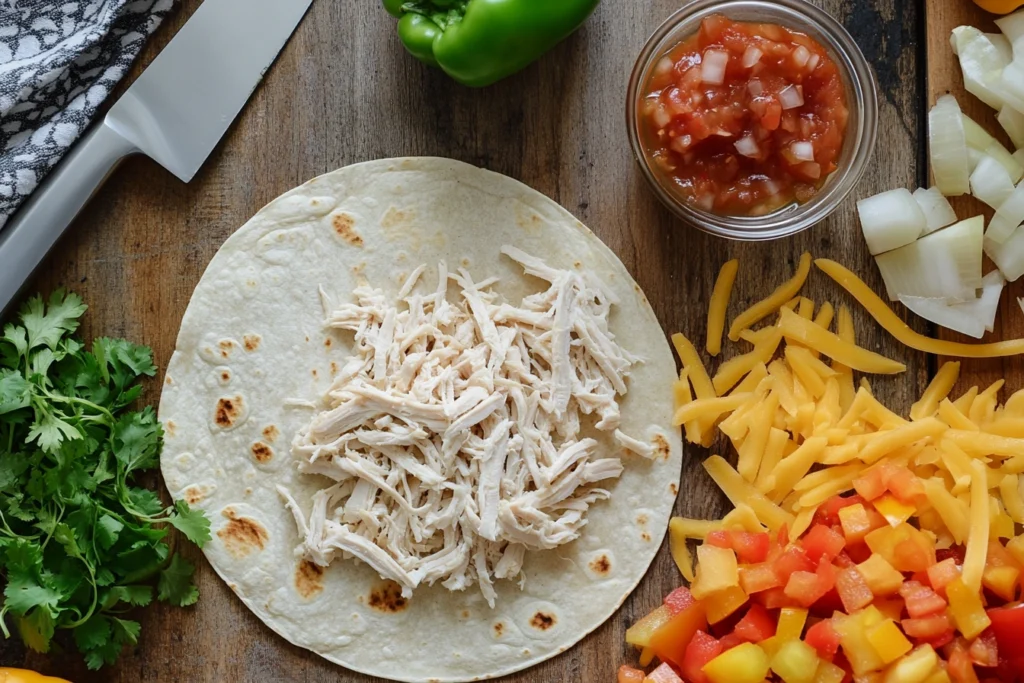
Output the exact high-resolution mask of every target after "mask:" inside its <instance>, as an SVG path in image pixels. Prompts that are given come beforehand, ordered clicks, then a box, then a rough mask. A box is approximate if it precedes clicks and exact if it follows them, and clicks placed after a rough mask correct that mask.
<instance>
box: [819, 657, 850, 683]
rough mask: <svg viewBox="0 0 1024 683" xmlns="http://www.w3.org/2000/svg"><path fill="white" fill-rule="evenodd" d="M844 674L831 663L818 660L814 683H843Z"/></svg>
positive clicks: (840, 668) (838, 667)
mask: <svg viewBox="0 0 1024 683" xmlns="http://www.w3.org/2000/svg"><path fill="white" fill-rule="evenodd" d="M844 678H846V672H845V671H844V670H843V668H842V667H840V666H836V665H835V664H833V663H832V662H830V661H828V660H825V659H819V660H818V670H817V671H815V672H814V683H843V679H844Z"/></svg>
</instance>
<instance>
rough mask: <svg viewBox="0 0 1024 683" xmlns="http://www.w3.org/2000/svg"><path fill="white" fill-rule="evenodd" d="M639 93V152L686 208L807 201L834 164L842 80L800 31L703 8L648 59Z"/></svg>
mask: <svg viewBox="0 0 1024 683" xmlns="http://www.w3.org/2000/svg"><path fill="white" fill-rule="evenodd" d="M644 94H645V99H644V101H643V103H642V105H641V111H640V122H641V123H640V125H641V137H642V141H643V146H644V149H645V151H646V154H647V156H648V159H649V160H650V161H651V163H652V166H653V168H654V170H655V172H656V173H659V174H660V175H662V176H663V178H664V179H666V180H667V181H668V184H669V185H671V186H673V187H674V191H675V193H676V194H677V195H678V196H680V197H682V199H683V200H684V201H685V202H686V203H688V204H690V205H691V206H693V207H695V208H698V209H703V210H705V211H710V212H714V213H718V214H727V215H740V216H756V215H764V214H766V213H770V212H772V211H774V210H776V209H779V208H781V207H783V206H786V205H789V204H792V203H793V202H797V203H804V202H806V201H808V200H809V199H811V198H812V197H813V196H814V195H815V194H816V193H817V192H818V190H819V189H820V188H821V187H822V185H824V183H825V180H826V179H827V178H828V175H829V174H830V173H832V172H833V171H835V170H836V164H837V163H838V159H839V155H840V153H841V151H842V147H843V136H844V134H845V132H846V122H847V118H848V115H849V111H848V110H847V106H846V97H845V92H844V88H843V82H842V79H841V77H840V72H839V69H838V67H837V66H836V64H835V62H834V61H833V60H832V59H831V58H830V57H829V55H828V53H827V52H826V50H825V48H824V47H822V45H821V44H820V43H818V42H817V41H815V40H814V39H812V38H810V37H809V36H807V35H804V34H802V33H798V32H796V31H792V30H790V29H787V28H784V27H782V26H777V25H774V24H752V23H740V22H734V21H731V20H730V19H727V18H726V17H723V16H721V15H713V16H710V17H708V18H707V19H705V20H704V21H703V23H702V24H701V29H700V31H699V32H698V33H697V35H695V36H693V37H692V38H690V39H688V40H686V41H684V42H682V43H680V44H679V45H677V46H676V47H674V48H673V49H672V51H671V52H669V53H668V54H667V55H665V56H664V57H662V58H661V60H659V61H658V62H657V64H656V65H655V67H654V70H653V72H652V75H651V77H650V79H649V81H648V82H647V84H646V86H645V88H644Z"/></svg>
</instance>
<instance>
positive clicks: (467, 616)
mask: <svg viewBox="0 0 1024 683" xmlns="http://www.w3.org/2000/svg"><path fill="white" fill-rule="evenodd" d="M462 618H463V619H469V610H468V609H464V610H462Z"/></svg>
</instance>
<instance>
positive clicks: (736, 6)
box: [626, 0, 878, 241]
mask: <svg viewBox="0 0 1024 683" xmlns="http://www.w3.org/2000/svg"><path fill="white" fill-rule="evenodd" d="M711 14H722V15H724V16H726V17H728V18H729V19H731V20H733V21H749V22H759V23H772V24H780V25H782V26H785V27H786V28H790V29H792V30H794V31H799V32H802V33H806V34H807V35H809V36H810V37H812V38H814V39H815V40H817V41H818V42H819V43H821V45H822V46H823V47H824V48H825V49H826V50H827V51H828V53H829V56H830V57H832V59H833V61H835V63H836V65H837V66H838V68H839V71H840V73H841V74H842V80H843V84H844V87H845V90H846V104H847V108H848V109H849V112H850V117H849V121H848V123H847V126H846V136H845V139H844V141H843V148H842V151H841V153H840V156H839V161H838V163H837V166H838V168H837V170H836V171H834V172H833V173H832V174H831V175H830V176H829V177H828V179H827V180H826V181H825V184H824V185H823V186H822V187H821V189H820V190H818V193H817V194H816V195H815V196H814V197H813V198H812V199H811V200H810V201H808V202H806V203H804V204H796V203H793V204H790V205H788V206H785V207H782V208H780V209H778V210H776V211H774V212H772V213H769V214H766V215H762V216H730V215H719V214H714V213H710V212H707V211H702V210H700V209H698V208H696V207H693V206H691V205H689V204H687V203H686V202H685V201H684V200H683V198H682V197H680V196H679V195H678V194H677V193H676V191H675V190H674V188H673V186H672V183H671V180H670V179H668V178H666V177H665V176H664V175H663V174H662V172H661V171H660V170H659V169H657V168H655V167H654V166H653V165H652V164H651V163H650V161H649V160H648V158H647V154H646V153H645V152H644V148H643V144H642V141H641V131H640V120H639V116H638V112H639V110H640V105H641V104H642V102H643V99H644V92H643V89H644V85H645V84H646V83H647V82H648V80H649V78H650V75H651V71H652V70H653V69H654V67H655V65H656V64H657V62H658V60H660V59H661V57H662V56H664V55H665V54H667V53H668V52H669V51H670V50H671V49H672V48H673V47H675V46H676V45H677V44H679V43H680V42H682V41H684V40H686V39H687V38H689V37H690V36H692V35H694V34H696V33H697V31H698V30H699V29H700V24H701V21H702V20H703V19H704V18H705V17H707V16H708V15H711ZM626 119H627V124H628V127H629V140H630V145H631V146H632V148H633V154H634V156H636V160H637V162H638V163H639V165H640V170H641V171H642V172H643V174H644V177H645V178H646V179H647V181H648V183H649V184H650V186H651V188H652V189H653V190H654V193H655V194H656V195H657V196H658V198H659V199H660V200H661V201H662V202H663V203H664V204H665V205H666V206H667V207H668V208H669V209H671V210H672V212H673V213H675V214H676V215H677V216H679V217H680V218H682V219H683V220H684V221H686V222H687V223H689V224H691V225H693V226H695V227H697V228H699V229H701V230H704V231H706V232H709V233H712V234H714V235H720V236H722V237H728V238H731V239H737V240H751V241H754V240H770V239H777V238H779V237H785V236H787V235H792V234H794V233H797V232H800V231H801V230H806V229H807V228H809V227H811V226H812V225H814V224H815V223H818V222H820V221H822V220H823V219H824V218H825V217H826V216H828V215H829V214H831V213H832V212H833V211H835V210H836V208H837V207H838V206H839V204H840V203H841V202H842V201H843V199H845V198H846V196H847V195H848V194H849V193H850V191H851V190H852V189H853V188H854V186H855V185H856V184H857V182H858V181H859V180H860V179H861V177H862V176H863V175H864V171H865V169H866V168H867V165H868V162H869V161H870V160H871V154H872V152H873V151H874V147H875V138H876V136H877V133H878V85H877V83H876V81H875V75H874V73H873V72H872V70H871V67H870V66H869V65H868V62H867V60H866V59H865V58H864V54H863V53H862V52H861V51H860V48H858V47H857V44H856V43H855V42H854V41H853V38H852V37H851V36H850V34H849V33H847V32H846V29H844V28H843V27H842V25H841V24H840V23H839V22H838V21H836V20H835V19H833V18H832V17H831V16H830V15H829V14H827V13H826V12H824V11H822V10H820V9H818V8H817V7H815V6H814V5H811V4H810V3H808V2H805V1H804V0H773V1H772V2H766V1H765V0H725V1H723V0H695V1H694V2H689V3H687V4H686V5H685V6H684V7H682V8H681V9H679V10H678V11H676V12H675V13H674V14H673V15H672V16H670V17H669V18H668V19H666V20H665V22H664V23H663V24H662V25H661V26H660V27H659V28H658V30H657V31H655V32H654V35H652V36H651V37H650V38H649V39H648V40H647V43H646V44H645V45H644V48H643V50H641V51H640V56H639V58H637V61H636V66H634V67H633V74H632V76H631V77H630V79H629V95H628V98H627V101H626Z"/></svg>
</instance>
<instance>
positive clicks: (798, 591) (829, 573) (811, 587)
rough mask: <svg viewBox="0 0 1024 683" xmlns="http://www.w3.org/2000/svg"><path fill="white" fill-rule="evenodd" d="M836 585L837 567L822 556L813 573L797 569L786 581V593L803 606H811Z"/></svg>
mask: <svg viewBox="0 0 1024 683" xmlns="http://www.w3.org/2000/svg"><path fill="white" fill-rule="evenodd" d="M835 585H836V571H835V568H834V567H833V566H832V565H831V564H829V562H828V560H826V559H825V558H822V560H821V562H820V563H819V564H818V568H817V570H815V571H814V572H813V573H811V572H807V571H795V572H793V573H792V574H790V576H789V581H787V582H786V589H785V592H786V595H787V596H788V597H790V598H792V599H793V600H796V601H797V602H798V603H799V604H800V605H801V606H803V607H810V606H811V605H813V604H814V603H815V602H817V601H818V600H820V599H821V598H823V597H824V596H825V594H826V593H828V592H829V591H830V590H832V589H833V588H834V587H835Z"/></svg>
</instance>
